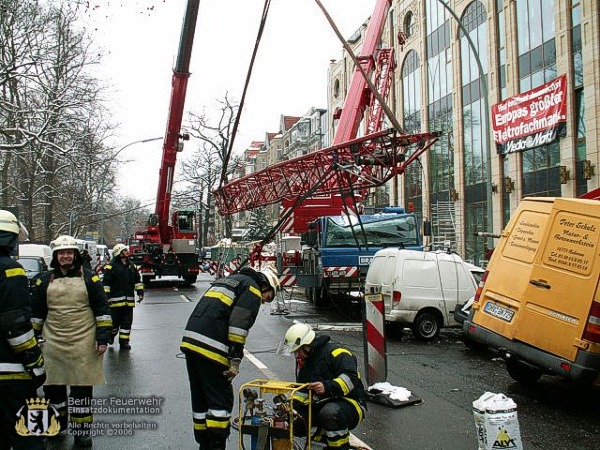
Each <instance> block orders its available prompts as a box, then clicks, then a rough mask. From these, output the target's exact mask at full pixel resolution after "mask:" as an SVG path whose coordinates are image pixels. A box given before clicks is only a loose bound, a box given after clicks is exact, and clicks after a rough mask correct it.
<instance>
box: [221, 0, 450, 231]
mask: <svg viewBox="0 0 600 450" xmlns="http://www.w3.org/2000/svg"><path fill="white" fill-rule="evenodd" d="M390 6H391V1H390V0H378V1H377V3H376V6H375V11H374V13H373V15H372V16H371V19H370V20H369V24H368V26H367V30H366V32H365V39H364V43H363V46H362V49H361V55H360V56H359V57H358V58H357V61H358V64H360V66H361V67H362V69H363V71H364V73H366V75H367V76H369V77H370V76H372V75H373V72H375V73H374V85H375V88H376V89H377V91H378V93H379V94H380V96H381V98H383V99H385V98H386V97H387V95H388V94H389V90H390V87H391V80H392V77H393V71H394V68H395V63H394V54H393V50H392V49H379V50H378V49H377V45H378V44H379V42H380V40H381V34H382V32H383V27H384V24H385V19H386V17H387V14H388V11H389V8H390ZM374 55H376V56H377V61H376V60H375V57H374ZM367 108H369V112H368V116H367V124H366V133H367V135H365V136H363V137H358V138H357V137H356V136H357V134H358V131H359V127H360V124H361V122H362V120H363V118H364V115H365V111H366V110H367ZM336 116H337V115H336ZM383 122H384V115H383V107H382V105H381V104H380V103H379V102H378V101H377V99H376V98H375V96H374V95H373V93H372V92H371V91H370V90H369V88H368V83H367V81H366V80H365V77H364V76H363V73H362V71H361V70H360V69H359V68H356V70H355V73H354V75H353V79H352V81H351V84H350V87H349V90H348V94H347V97H346V100H345V102H344V107H343V109H342V111H341V114H340V115H339V121H338V124H337V129H336V133H335V137H334V140H333V145H332V146H331V147H329V148H326V149H322V150H319V151H316V152H312V153H309V154H307V155H303V156H300V157H297V158H294V159H291V160H288V161H283V162H280V163H277V164H274V165H272V166H269V167H267V168H266V169H263V170H261V171H257V172H254V173H252V174H249V175H246V176H244V177H242V178H239V179H236V180H233V181H231V182H229V183H227V184H225V185H223V186H222V187H220V188H219V189H217V190H215V191H214V192H213V194H214V198H215V203H216V205H217V207H218V208H219V211H220V213H221V214H223V215H229V214H234V213H236V212H241V211H245V210H249V209H253V208H256V207H260V206H265V205H269V204H274V203H279V202H282V203H283V205H284V208H288V207H290V206H291V205H294V207H297V208H303V207H305V208H307V209H310V206H309V205H308V204H306V206H304V205H303V204H302V203H301V202H300V205H299V206H298V205H297V203H299V202H298V200H299V199H302V201H304V198H305V197H307V196H316V195H331V202H330V205H331V212H330V213H331V214H332V215H333V214H339V212H340V211H341V209H342V207H343V206H342V204H341V203H340V201H339V198H337V199H334V197H333V195H332V194H339V193H340V192H343V193H350V192H362V191H365V190H367V189H369V188H373V187H377V186H381V185H383V184H384V183H386V182H387V181H388V180H390V179H391V178H392V177H393V176H395V175H398V174H401V173H403V172H404V170H405V168H406V166H407V165H408V164H409V163H410V162H412V161H413V160H414V159H415V158H416V157H417V156H419V155H420V154H421V153H423V152H424V151H425V150H426V149H427V148H429V147H430V146H431V145H432V144H433V142H434V140H435V138H436V137H437V136H438V134H437V133H423V134H414V135H401V134H399V133H398V132H396V131H394V130H392V129H389V130H382V126H383ZM413 144H417V145H418V149H417V151H415V152H414V153H413V154H412V155H411V157H410V158H409V159H408V160H405V159H404V152H405V148H404V147H406V146H409V145H413ZM336 208H337V209H336ZM320 210H321V211H322V209H320ZM315 211H316V209H315ZM302 216H303V221H306V220H305V219H306V218H310V214H306V213H305V214H303V215H302ZM294 231H296V232H302V231H304V230H301V229H298V226H295V227H294Z"/></svg>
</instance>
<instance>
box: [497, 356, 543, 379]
mask: <svg viewBox="0 0 600 450" xmlns="http://www.w3.org/2000/svg"><path fill="white" fill-rule="evenodd" d="M506 371H507V372H508V374H509V375H510V377H511V378H512V379H513V380H515V381H518V382H519V383H521V384H533V383H535V382H536V381H537V380H539V379H540V378H541V376H542V375H543V373H542V371H541V370H539V369H536V368H535V367H532V366H530V365H529V364H525V363H523V362H521V361H519V360H518V359H515V358H509V359H507V360H506Z"/></svg>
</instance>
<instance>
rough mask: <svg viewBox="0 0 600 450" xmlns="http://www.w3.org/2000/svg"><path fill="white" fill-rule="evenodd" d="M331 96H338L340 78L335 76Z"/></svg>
mask: <svg viewBox="0 0 600 450" xmlns="http://www.w3.org/2000/svg"><path fill="white" fill-rule="evenodd" d="M333 98H336V99H337V98H340V80H338V79H337V78H336V80H335V81H334V82H333Z"/></svg>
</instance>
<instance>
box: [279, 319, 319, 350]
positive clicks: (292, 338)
mask: <svg viewBox="0 0 600 450" xmlns="http://www.w3.org/2000/svg"><path fill="white" fill-rule="evenodd" d="M314 339H315V332H314V331H313V329H312V328H311V327H310V325H308V324H306V323H295V324H294V325H292V326H291V327H289V328H288V330H287V331H286V332H285V337H284V338H283V341H284V342H283V343H284V345H285V346H286V347H288V348H289V351H290V352H292V353H294V352H295V351H297V350H298V349H299V348H300V347H302V346H303V345H309V344H310V343H312V341H314Z"/></svg>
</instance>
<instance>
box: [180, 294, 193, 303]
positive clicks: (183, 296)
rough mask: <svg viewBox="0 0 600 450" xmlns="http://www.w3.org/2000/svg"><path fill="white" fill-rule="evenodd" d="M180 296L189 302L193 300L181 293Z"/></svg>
mask: <svg viewBox="0 0 600 450" xmlns="http://www.w3.org/2000/svg"><path fill="white" fill-rule="evenodd" d="M179 296H180V297H181V298H182V299H184V300H185V301H186V302H188V303H190V302H191V300H190V299H189V298H187V297H186V296H185V295H183V294H179Z"/></svg>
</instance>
